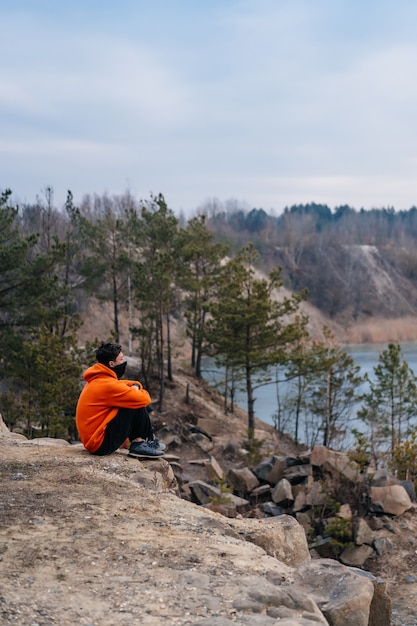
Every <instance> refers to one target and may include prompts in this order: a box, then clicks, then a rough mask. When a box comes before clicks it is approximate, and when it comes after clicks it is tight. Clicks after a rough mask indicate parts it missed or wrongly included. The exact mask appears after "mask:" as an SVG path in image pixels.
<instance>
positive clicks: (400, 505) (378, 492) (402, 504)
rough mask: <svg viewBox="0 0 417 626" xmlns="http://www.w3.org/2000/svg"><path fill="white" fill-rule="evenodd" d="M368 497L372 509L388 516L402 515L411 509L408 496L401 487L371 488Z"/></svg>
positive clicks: (411, 504) (411, 505)
mask: <svg viewBox="0 0 417 626" xmlns="http://www.w3.org/2000/svg"><path fill="white" fill-rule="evenodd" d="M370 496H371V502H372V505H373V506H374V507H376V508H377V509H379V510H380V511H381V512H383V513H388V514H390V515H402V514H403V513H405V511H408V510H409V509H411V508H413V503H412V502H411V500H410V496H409V495H408V493H407V492H406V490H405V489H404V487H403V486H402V485H389V486H385V487H371V493H370Z"/></svg>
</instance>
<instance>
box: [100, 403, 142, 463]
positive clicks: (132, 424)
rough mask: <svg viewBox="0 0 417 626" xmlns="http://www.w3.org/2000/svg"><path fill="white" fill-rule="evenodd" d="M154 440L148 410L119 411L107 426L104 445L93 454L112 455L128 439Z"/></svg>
mask: <svg viewBox="0 0 417 626" xmlns="http://www.w3.org/2000/svg"><path fill="white" fill-rule="evenodd" d="M153 438H154V433H153V428H152V424H151V420H150V418H149V413H148V410H147V409H146V408H142V409H119V410H118V412H117V414H116V416H115V417H114V418H113V419H112V420H111V422H109V423H108V424H107V426H106V430H105V432H104V440H103V443H102V444H101V446H100V447H99V449H98V450H96V451H95V452H93V454H97V455H98V456H104V455H106V454H112V452H114V451H115V450H117V448H120V446H121V445H122V443H123V442H124V441H126V439H130V441H133V439H149V440H150V441H152V439H153Z"/></svg>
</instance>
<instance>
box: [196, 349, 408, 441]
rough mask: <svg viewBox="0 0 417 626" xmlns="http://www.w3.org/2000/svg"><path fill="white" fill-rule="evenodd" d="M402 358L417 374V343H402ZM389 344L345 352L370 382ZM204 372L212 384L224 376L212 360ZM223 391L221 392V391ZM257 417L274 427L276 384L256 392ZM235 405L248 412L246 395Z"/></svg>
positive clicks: (243, 394) (357, 425) (356, 424)
mask: <svg viewBox="0 0 417 626" xmlns="http://www.w3.org/2000/svg"><path fill="white" fill-rule="evenodd" d="M400 345H401V351H402V357H403V359H404V360H405V361H407V363H408V365H409V366H410V368H411V369H412V370H413V371H414V373H415V374H417V343H416V342H413V343H401V344H400ZM387 346H388V344H360V345H351V346H344V350H345V351H346V352H347V353H348V354H350V355H351V356H352V357H353V360H354V362H355V364H356V365H359V366H360V372H359V374H360V375H361V376H363V375H364V374H368V376H369V378H370V380H373V379H374V367H375V366H376V365H378V361H379V356H380V354H381V352H383V351H384V350H385V349H386V348H387ZM204 367H205V369H204V370H203V376H204V378H205V379H206V380H207V381H208V382H210V383H211V384H213V383H215V382H216V381H217V382H219V381H220V380H221V379H222V376H221V375H220V374H219V372H218V371H216V370H215V367H214V364H213V361H212V360H206V361H205V363H204ZM219 391H221V390H219ZM254 395H255V398H256V400H255V415H256V417H258V418H259V419H261V420H262V421H263V422H266V423H267V424H272V425H274V414H276V412H277V392H276V388H275V385H274V384H271V385H267V386H265V387H260V388H259V389H256V391H255V394H254ZM235 404H236V405H238V406H240V407H241V408H242V409H244V410H245V411H246V410H247V402H246V394H245V393H243V392H238V393H237V394H236V398H235ZM361 424H362V422H360V421H359V420H354V423H352V426H355V427H356V428H359V430H361V429H362V430H363V427H362V428H361Z"/></svg>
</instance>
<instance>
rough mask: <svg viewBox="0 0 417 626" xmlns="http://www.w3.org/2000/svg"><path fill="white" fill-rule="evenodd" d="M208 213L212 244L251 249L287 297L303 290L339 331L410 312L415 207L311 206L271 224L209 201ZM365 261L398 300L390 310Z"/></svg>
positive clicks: (415, 301)
mask: <svg viewBox="0 0 417 626" xmlns="http://www.w3.org/2000/svg"><path fill="white" fill-rule="evenodd" d="M201 210H202V211H204V210H205V207H204V206H203V207H202V208H201ZM207 210H208V213H207V214H208V216H209V218H208V222H207V224H208V226H209V228H210V229H211V230H212V231H213V233H214V235H215V238H216V240H218V241H223V240H225V241H228V242H229V245H230V246H231V248H232V249H235V250H237V249H239V247H241V246H242V245H244V244H245V243H246V242H247V241H251V242H252V243H253V245H254V246H255V248H256V250H257V251H258V253H259V255H260V259H261V264H262V266H263V267H264V268H270V267H275V266H277V265H279V266H281V268H282V278H283V282H284V284H285V285H286V286H287V287H288V288H289V289H291V290H292V291H294V292H298V291H301V290H303V289H308V294H309V301H310V302H311V303H312V304H313V305H314V306H316V307H317V308H318V309H319V310H320V311H322V312H323V313H325V314H326V315H327V316H328V317H329V318H332V319H334V320H336V321H341V322H343V323H344V322H346V321H351V320H357V319H363V318H369V317H370V316H372V315H377V314H378V313H382V315H384V316H385V317H394V316H395V315H397V316H398V317H400V316H402V315H407V314H411V315H414V314H415V313H416V312H417V250H416V247H415V241H416V236H417V207H412V208H410V209H409V210H408V211H397V212H396V211H394V209H393V208H382V209H371V210H364V209H361V210H359V211H356V210H355V209H353V208H351V207H349V206H346V205H344V206H340V207H336V208H335V209H334V210H333V211H332V210H331V209H330V208H329V207H328V206H327V205H322V204H315V203H310V204H305V205H294V206H291V207H286V208H285V210H284V211H283V212H282V213H281V214H280V215H278V216H274V215H269V214H267V213H266V212H265V211H264V210H263V209H252V210H246V209H243V208H239V206H236V204H229V205H227V204H226V205H223V204H222V203H220V202H217V203H216V202H214V201H212V202H210V203H209V205H208V206H207ZM364 255H371V257H372V260H373V262H376V263H377V264H378V266H379V268H380V270H381V273H384V274H386V275H387V276H388V277H389V278H390V279H392V281H393V282H394V283H395V285H396V287H397V288H398V289H399V290H400V291H401V294H402V297H400V298H396V299H395V302H390V297H389V294H388V296H387V297H386V299H385V301H384V293H381V291H380V290H379V289H378V285H375V284H374V282H373V280H372V276H370V275H368V271H369V269H368V267H367V265H366V264H364Z"/></svg>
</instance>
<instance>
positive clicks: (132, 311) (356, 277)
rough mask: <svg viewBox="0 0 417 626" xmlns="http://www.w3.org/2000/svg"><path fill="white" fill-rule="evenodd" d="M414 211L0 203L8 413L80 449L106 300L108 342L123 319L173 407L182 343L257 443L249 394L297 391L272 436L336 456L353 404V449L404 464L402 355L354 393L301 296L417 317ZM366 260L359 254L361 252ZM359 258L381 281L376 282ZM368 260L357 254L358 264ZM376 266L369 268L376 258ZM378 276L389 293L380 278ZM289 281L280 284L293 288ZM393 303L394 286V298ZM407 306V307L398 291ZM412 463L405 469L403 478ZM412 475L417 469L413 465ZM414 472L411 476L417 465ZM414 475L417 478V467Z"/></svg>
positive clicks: (144, 372) (338, 309) (353, 372)
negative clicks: (359, 428) (239, 401)
mask: <svg viewBox="0 0 417 626" xmlns="http://www.w3.org/2000/svg"><path fill="white" fill-rule="evenodd" d="M416 232H417V209H416V208H411V209H410V210H409V211H407V212H399V213H396V212H394V210H391V209H378V210H377V209H375V210H372V211H362V210H361V211H355V210H354V209H352V208H350V207H347V206H344V207H338V208H337V209H335V210H334V211H332V210H331V209H330V208H329V207H327V206H323V205H316V204H310V205H302V206H293V207H289V208H286V209H285V210H284V211H283V213H282V214H281V215H279V216H273V215H268V214H267V213H266V212H265V211H264V210H263V209H252V210H244V209H242V208H240V207H239V206H236V205H235V204H232V205H231V206H226V207H225V206H223V205H221V204H220V203H217V202H211V203H208V204H207V206H205V207H204V206H203V207H201V208H200V209H199V210H198V211H196V214H195V216H193V217H190V218H189V219H188V220H187V219H185V218H184V216H180V217H177V216H176V215H175V213H174V212H173V211H172V210H171V209H170V208H169V207H168V205H167V202H166V200H165V198H164V196H163V195H162V194H159V195H156V196H153V195H151V196H150V197H149V198H147V199H144V200H136V199H134V198H133V197H132V196H131V195H130V194H129V193H125V194H123V195H121V196H108V195H103V196H98V195H94V196H85V197H84V198H83V200H82V202H81V203H80V204H79V206H76V205H75V204H74V201H73V197H72V194H71V193H70V192H68V196H67V200H66V203H65V206H64V207H60V208H57V207H55V206H54V201H53V190H52V189H46V190H45V194H44V197H43V198H41V199H39V198H38V199H37V201H36V202H35V203H33V204H25V205H22V206H16V205H14V203H13V202H12V193H11V191H10V190H5V191H3V192H2V194H1V196H0V255H1V268H2V269H1V273H0V333H1V338H2V345H3V353H2V359H1V362H0V372H1V392H0V411H1V414H2V416H3V419H4V421H5V422H6V424H7V425H8V426H9V427H10V428H14V427H19V428H21V429H22V430H23V432H24V433H25V434H26V435H27V436H29V437H36V436H50V437H51V436H52V437H65V438H67V439H69V440H76V439H77V433H76V430H75V425H74V415H75V406H76V402H77V399H78V395H79V392H80V388H81V381H82V371H83V369H84V368H85V367H86V366H88V365H90V364H91V363H92V362H94V348H95V347H96V345H97V341H98V340H99V338H92V340H91V342H85V343H82V342H80V340H79V331H80V329H81V328H82V325H83V322H84V320H85V315H86V311H87V303H88V302H89V301H91V300H92V299H94V300H95V301H96V302H98V303H100V302H106V303H111V307H112V325H111V327H110V328H109V329H108V337H105V338H103V337H102V339H112V340H114V341H119V339H120V330H121V329H120V320H121V317H126V316H127V318H128V325H129V353H130V354H134V355H135V356H136V357H137V358H138V359H139V361H140V373H141V377H142V380H143V383H144V385H145V386H146V387H147V388H149V389H151V390H152V391H153V397H156V398H157V404H158V410H160V411H161V410H162V409H163V407H164V391H165V388H166V384H167V382H168V381H171V380H172V379H173V376H174V369H175V368H174V366H175V358H176V337H178V333H179V332H182V333H183V334H184V336H185V337H186V338H187V342H188V343H189V346H190V348H189V365H190V368H192V370H193V372H194V375H195V376H196V377H201V370H202V360H203V359H204V358H205V357H206V356H210V357H212V358H213V359H214V360H215V362H216V364H217V366H218V367H219V368H221V369H222V371H223V372H224V380H223V381H222V383H221V391H222V393H223V396H224V410H225V412H227V411H233V398H234V395H235V393H236V389H238V388H239V389H244V390H245V393H246V396H247V408H248V437H249V439H252V440H253V438H254V416H255V406H254V404H255V394H254V392H255V390H256V389H257V388H258V387H259V386H262V385H267V384H274V383H276V381H277V379H278V378H279V379H280V380H287V381H290V382H291V389H292V393H291V395H290V396H289V397H288V398H286V400H285V402H284V403H282V405H281V406H280V407H279V410H278V412H277V416H276V428H277V429H278V430H280V431H283V430H284V429H285V430H286V432H287V431H288V432H289V434H290V435H291V436H292V437H293V438H294V439H295V441H299V440H300V431H299V428H300V424H301V422H302V423H303V424H304V425H307V427H306V433H307V434H306V437H307V440H304V441H305V443H307V444H309V445H314V444H316V443H318V444H321V445H325V446H329V447H332V448H335V449H337V448H338V447H340V446H341V443H342V442H343V439H344V437H345V434H346V431H347V429H348V428H349V421H350V417H351V414H352V411H353V407H355V406H357V404H358V402H359V401H360V402H361V403H362V404H361V411H360V417H361V419H362V420H363V423H364V425H365V426H366V432H367V433H369V436H367V437H364V435H363V433H360V432H358V433H356V449H357V454H358V455H361V454H364V452H365V451H366V453H367V454H368V455H371V456H372V457H373V458H374V459H375V462H378V460H379V459H382V458H384V459H387V458H388V459H389V460H391V461H393V459H394V458H395V459H396V463H397V467H398V464H400V465H401V462H402V459H403V458H404V455H406V454H408V455H409V453H410V449H411V450H412V451H414V447H415V446H416V443H415V439H416V430H415V428H416V419H415V418H416V415H417V385H416V379H415V376H414V373H413V372H412V371H411V370H410V368H409V367H408V365H407V363H406V362H405V361H404V359H403V357H402V353H401V348H400V346H399V345H396V344H395V343H390V344H389V346H388V347H387V349H386V350H385V351H384V352H383V353H382V355H381V358H380V363H379V365H378V369H377V371H376V379H375V382H373V383H372V384H371V385H370V388H369V391H368V392H367V393H366V394H365V395H363V397H359V395H358V389H359V387H360V383H361V382H362V381H361V377H360V374H359V371H358V368H357V367H356V366H355V364H354V362H353V360H352V358H351V357H350V356H349V355H348V354H347V353H346V352H345V351H344V350H343V348H342V347H341V346H340V345H339V343H338V341H337V339H336V337H335V336H334V334H333V333H332V331H331V330H330V329H329V328H328V327H326V326H324V327H323V332H322V335H321V337H320V338H317V337H314V336H312V335H311V334H310V332H309V330H308V322H309V320H308V316H307V314H306V313H305V311H304V310H303V309H302V308H301V305H302V303H303V302H306V301H309V302H311V303H312V304H314V305H315V306H316V307H317V308H318V309H319V310H320V311H321V312H322V313H323V314H325V315H326V316H327V318H328V319H329V320H332V319H336V320H339V321H340V322H341V323H345V324H347V323H349V322H350V321H351V320H357V319H359V318H361V317H367V318H368V317H372V316H374V315H384V316H386V317H389V316H390V315H392V316H396V317H401V315H407V314H413V312H415V309H416V307H417V289H416V288H417V282H416V281H417V256H416V253H415V249H414V241H415V235H416ZM358 251H359V253H358ZM363 253H365V254H366V255H368V257H369V254H371V255H372V259H373V262H374V265H375V267H376V272H374V273H373V275H372V276H370V277H369V280H367V276H366V273H365V272H366V267H369V263H368V265H367V266H365V265H364V264H363V262H362V261H363V258H362V257H363ZM361 255H362V256H361ZM368 261H369V258H368ZM375 275H376V276H377V277H380V276H382V277H384V280H385V282H384V283H383V285H382V286H383V287H384V285H385V286H387V289H381V285H380V284H378V282H376V281H375ZM284 287H285V289H284ZM394 287H395V291H393V294H394V293H395V294H396V295H395V296H394V295H393V296H392V297H390V293H389V288H391V289H394ZM402 292H403V293H404V297H403V298H402V297H398V293H400V294H401V293H402ZM406 466H407V470H405V469H404V468H405V467H406ZM402 467H403V470H404V471H407V472H408V473H409V472H410V471H412V472H414V469H413V466H412V465H410V463H408V464H406V463H405V462H403V464H402ZM410 468H411V469H410ZM416 473H417V472H416Z"/></svg>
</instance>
